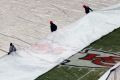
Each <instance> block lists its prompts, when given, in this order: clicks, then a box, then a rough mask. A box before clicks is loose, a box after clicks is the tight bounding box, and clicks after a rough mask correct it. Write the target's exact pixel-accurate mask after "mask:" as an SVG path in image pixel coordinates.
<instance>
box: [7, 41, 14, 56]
mask: <svg viewBox="0 0 120 80" xmlns="http://www.w3.org/2000/svg"><path fill="white" fill-rule="evenodd" d="M15 51H16V48H15V46H14V45H13V44H12V43H10V48H9V52H8V55H9V54H11V53H12V52H15Z"/></svg>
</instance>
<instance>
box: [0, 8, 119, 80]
mask: <svg viewBox="0 0 120 80" xmlns="http://www.w3.org/2000/svg"><path fill="white" fill-rule="evenodd" d="M118 7H119V6H118ZM118 27H120V9H119V8H118V9H115V10H114V9H111V10H106V11H95V12H91V13H90V14H88V15H86V16H85V17H83V18H82V19H80V20H78V21H76V22H75V23H73V24H71V25H69V26H67V27H66V28H63V29H61V30H58V31H56V32H54V33H52V34H50V35H49V36H48V37H46V38H45V39H43V40H40V41H39V42H38V43H36V44H33V45H32V46H31V47H29V48H26V49H22V50H18V51H17V52H16V53H13V54H12V55H9V56H4V57H2V58H1V59H0V79H1V80H33V79H35V78H36V77H38V76H39V75H42V74H44V73H45V72H47V71H49V70H50V69H52V68H53V67H55V66H56V65H58V64H59V63H60V62H62V61H63V60H64V59H66V58H68V57H70V56H72V55H73V54H75V53H77V52H78V51H80V50H81V49H83V48H84V47H86V46H88V45H89V44H90V43H92V42H94V41H95V40H97V39H99V38H101V37H102V36H104V35H106V34H108V33H109V32H112V31H113V30H114V29H116V28H118Z"/></svg>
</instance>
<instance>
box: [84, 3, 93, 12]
mask: <svg viewBox="0 0 120 80" xmlns="http://www.w3.org/2000/svg"><path fill="white" fill-rule="evenodd" d="M83 8H84V9H85V13H86V14H88V13H89V12H90V11H93V10H92V9H91V8H90V7H89V6H86V5H83Z"/></svg>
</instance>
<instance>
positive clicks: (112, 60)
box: [79, 54, 120, 67]
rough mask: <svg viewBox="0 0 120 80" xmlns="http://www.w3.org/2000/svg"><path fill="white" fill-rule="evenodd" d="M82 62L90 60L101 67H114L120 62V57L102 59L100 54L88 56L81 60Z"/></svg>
mask: <svg viewBox="0 0 120 80" xmlns="http://www.w3.org/2000/svg"><path fill="white" fill-rule="evenodd" d="M79 59H82V60H89V61H91V62H92V63H94V64H96V65H101V66H110V67H111V66H113V65H114V64H115V63H116V62H118V61H120V57H118V56H105V57H102V56H100V55H99V54H87V55H86V56H85V57H83V58H79Z"/></svg>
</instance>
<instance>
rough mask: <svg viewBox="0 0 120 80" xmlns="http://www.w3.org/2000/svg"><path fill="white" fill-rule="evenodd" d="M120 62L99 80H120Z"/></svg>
mask: <svg viewBox="0 0 120 80" xmlns="http://www.w3.org/2000/svg"><path fill="white" fill-rule="evenodd" d="M119 75H120V62H119V63H117V64H116V65H115V66H113V67H112V68H110V69H109V70H108V71H107V72H106V73H105V74H104V75H103V76H102V77H101V78H100V79H99V80H120V76H119Z"/></svg>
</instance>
